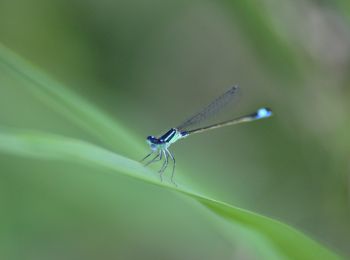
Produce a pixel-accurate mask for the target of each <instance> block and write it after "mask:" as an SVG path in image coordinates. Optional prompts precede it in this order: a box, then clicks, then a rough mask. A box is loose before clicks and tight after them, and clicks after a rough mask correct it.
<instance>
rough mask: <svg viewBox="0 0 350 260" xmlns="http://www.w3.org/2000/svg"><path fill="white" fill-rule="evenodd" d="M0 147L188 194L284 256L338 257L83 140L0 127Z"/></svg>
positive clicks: (271, 222)
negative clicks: (87, 166) (269, 243)
mask: <svg viewBox="0 0 350 260" xmlns="http://www.w3.org/2000/svg"><path fill="white" fill-rule="evenodd" d="M0 151H1V152H2V153H7V154H12V155H17V156H25V157H34V158H37V159H40V160H59V161H63V162H74V163H79V164H87V165H90V166H96V167H97V168H106V169H109V170H111V171H112V172H115V173H119V174H124V175H127V176H129V177H132V178H136V179H139V180H142V181H144V182H146V183H151V184H154V185H157V186H160V187H163V188H166V189H168V190H174V191H177V192H179V193H181V194H184V195H186V196H189V197H191V198H193V199H194V200H195V201H197V202H199V203H200V204H202V205H204V206H205V207H206V208H208V209H209V210H210V211H212V212H213V213H214V214H215V215H216V216H218V217H219V218H218V221H223V220H227V221H229V222H231V223H234V224H237V225H239V226H241V227H242V228H248V229H250V230H253V231H255V232H257V233H258V234H260V235H262V236H263V237H265V238H266V239H267V240H269V241H271V244H273V245H274V247H275V250H277V251H278V253H279V254H282V255H284V256H285V257H287V258H290V259H338V257H337V256H336V255H335V254H333V253H332V252H330V251H328V250H327V249H325V248H324V247H322V246H321V245H319V244H317V243H316V242H314V241H312V240H311V239H309V238H307V237H306V236H305V235H303V234H302V233H300V232H298V231H296V230H294V229H293V228H291V227H289V226H287V225H285V224H282V223H280V222H278V221H275V220H272V219H270V218H267V217H264V216H261V215H258V214H255V213H252V212H249V211H246V210H243V209H240V208H237V207H233V206H231V205H229V204H226V203H224V202H221V201H218V200H215V199H212V198H209V197H207V196H204V195H201V194H199V193H197V192H195V191H194V189H192V188H186V187H184V186H183V185H180V186H179V187H175V186H173V185H168V184H166V183H164V182H163V183H162V182H159V181H158V178H157V176H156V175H155V174H153V173H152V171H150V170H149V169H147V168H145V167H143V165H141V164H140V163H138V162H135V161H133V160H130V159H128V158H125V157H123V156H121V155H119V154H116V153H113V152H111V151H108V150H106V149H103V148H101V147H98V146H95V145H92V144H89V143H87V142H84V141H80V140H76V139H71V138H66V137H62V136H57V135H51V134H47V133H39V132H30V131H23V130H15V129H6V128H3V129H1V130H0Z"/></svg>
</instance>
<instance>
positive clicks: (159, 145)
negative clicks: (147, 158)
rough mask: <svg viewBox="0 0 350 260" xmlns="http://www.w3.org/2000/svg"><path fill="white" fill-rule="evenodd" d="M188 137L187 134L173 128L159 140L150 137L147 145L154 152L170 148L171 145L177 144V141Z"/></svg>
mask: <svg viewBox="0 0 350 260" xmlns="http://www.w3.org/2000/svg"><path fill="white" fill-rule="evenodd" d="M187 135H188V133H187V132H181V131H179V130H177V129H176V128H171V129H170V130H169V131H168V132H166V133H165V134H164V135H162V136H161V137H159V138H157V137H155V136H152V135H151V136H148V137H147V143H148V144H149V146H150V147H151V149H152V151H156V150H159V149H164V148H168V147H169V146H170V145H171V144H173V143H175V142H176V141H177V140H179V139H181V138H184V137H186V136H187Z"/></svg>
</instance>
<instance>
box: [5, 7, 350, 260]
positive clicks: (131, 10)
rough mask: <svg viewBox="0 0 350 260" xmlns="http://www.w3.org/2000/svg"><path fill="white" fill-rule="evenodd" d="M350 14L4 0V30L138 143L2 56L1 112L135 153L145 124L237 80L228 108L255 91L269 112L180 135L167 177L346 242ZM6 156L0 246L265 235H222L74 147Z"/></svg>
mask: <svg viewBox="0 0 350 260" xmlns="http://www.w3.org/2000/svg"><path fill="white" fill-rule="evenodd" d="M349 25H350V5H349V4H348V2H347V1H345V0H337V1H316V0H313V1H291V0H282V1H277V0H263V1H253V0H252V1H229V0H227V1H225V0H223V1H205V0H203V1H198V0H197V1H196V0H187V1H170V0H162V1H160V0H148V1H140V0H138V1H137V0H131V1H130V0H129V1H127V0H124V1H120V0H115V1H107V0H101V1H78V0H70V1H68V0H27V1H24V0H1V2H0V37H1V38H0V41H1V43H2V44H4V45H5V46H6V47H8V48H9V49H11V50H13V51H14V52H16V53H17V54H19V55H21V56H22V57H24V58H25V59H27V60H29V61H30V62H31V63H32V64H34V65H35V66H37V67H39V68H40V69H41V70H42V71H44V72H45V73H47V74H48V75H50V76H52V77H53V78H54V79H56V80H58V81H59V82H61V83H63V84H65V85H66V86H68V87H69V88H71V89H72V90H73V91H74V92H75V93H77V94H78V95H79V96H81V97H83V98H84V99H86V100H88V101H89V102H90V103H93V104H94V105H95V106H97V107H99V108H100V109H101V110H102V111H104V112H105V113H106V114H108V115H109V116H111V117H112V118H114V119H115V121H117V122H119V123H120V124H122V125H123V126H124V127H125V128H126V129H129V131H130V133H131V134H132V135H133V136H135V139H136V141H137V142H140V143H144V150H143V151H139V150H138V149H133V147H123V146H121V147H117V148H116V147H113V148H112V147H108V145H107V144H102V143H100V141H99V140H97V139H95V138H94V137H93V136H92V135H90V134H88V133H86V132H84V131H82V130H81V128H78V127H76V126H75V125H74V124H72V123H71V122H70V121H69V120H67V119H66V118H64V117H63V116H62V115H60V114H58V113H56V112H55V111H54V110H53V109H51V108H49V107H48V106H47V105H46V104H44V103H42V102H41V101H40V100H39V99H37V98H36V97H35V96H34V95H32V93H31V92H30V91H26V87H24V86H25V85H26V82H23V81H20V80H18V79H16V78H15V77H13V76H12V75H10V74H9V73H8V72H7V71H6V70H5V69H3V68H2V67H0V90H1V92H0V125H1V126H11V127H17V128H25V129H36V130H43V131H47V132H52V133H56V134H61V135H65V136H70V137H75V138H79V139H83V140H87V141H89V142H92V143H95V144H97V145H101V146H103V147H106V148H110V149H113V150H114V151H116V152H118V153H121V154H122V155H125V156H129V157H130V158H132V159H135V160H139V159H140V158H142V157H143V156H144V155H145V154H146V153H147V152H148V147H147V144H146V143H145V141H144V138H145V137H146V136H147V135H150V134H153V135H159V134H161V133H162V132H164V131H166V130H168V128H170V127H173V126H176V125H177V124H179V123H181V121H182V120H184V119H186V117H188V116H190V115H191V113H193V112H196V111H197V110H198V109H200V108H201V106H203V105H205V104H206V103H208V102H209V101H210V100H211V99H212V98H214V97H215V96H217V95H219V94H221V93H222V92H223V91H225V90H226V89H227V88H228V87H230V86H231V85H233V84H239V85H240V87H241V89H242V96H241V100H240V102H239V105H238V106H236V107H235V110H234V111H232V113H231V112H228V113H227V114H226V116H227V117H228V118H231V117H232V116H234V115H240V114H243V113H248V112H251V111H254V110H255V109H256V108H258V107H260V106H269V107H271V108H273V110H274V112H275V116H274V117H273V118H271V119H268V120H263V121H259V122H255V123H251V124H246V125H240V126H236V127H229V128H225V129H220V130H216V131H213V132H210V133H209V132H208V133H204V134H201V135H198V136H193V137H191V138H188V139H186V140H185V141H181V142H179V143H178V144H176V145H174V146H173V147H172V148H173V151H174V153H175V156H176V158H177V162H178V164H177V174H176V180H177V181H178V182H179V183H189V184H191V185H192V186H194V187H196V188H197V189H198V190H201V191H202V192H204V193H205V194H207V195H210V196H212V197H214V198H218V199H221V200H223V201H226V202H228V203H230V204H232V205H235V206H239V207H242V208H244V209H249V210H251V211H254V212H257V213H261V214H263V215H266V216H269V217H272V218H274V219H277V220H280V221H282V222H284V223H287V224H289V225H291V226H293V227H296V228H297V229H299V230H301V231H303V232H304V233H306V234H307V235H308V236H310V237H311V238H314V239H315V240H317V241H319V242H321V243H322V244H324V245H326V246H327V247H329V248H331V249H333V250H334V251H336V252H338V253H340V254H342V255H347V256H350V248H349V241H350V221H349V219H350V164H349V159H350V117H349V112H350V102H349V98H350V90H349V87H348V86H349V83H350V77H349V75H350V74H349V71H350V30H349ZM226 119H227V118H226ZM0 165H1V166H0V171H1V172H0V221H1V223H0V257H1V259H97V258H98V259H260V253H261V250H264V249H261V248H259V247H256V246H254V245H253V244H254V243H253V242H252V241H253V240H256V238H255V237H253V235H252V236H250V235H249V234H248V235H247V234H246V233H245V235H242V234H243V233H244V232H243V233H241V231H240V230H236V231H233V233H235V234H236V236H237V239H236V242H235V243H233V244H232V243H230V242H228V241H227V239H226V238H225V237H224V236H223V235H222V233H220V232H219V231H218V229H217V227H216V225H215V224H214V223H213V221H212V220H211V218H210V217H208V215H207V214H205V213H203V212H204V209H203V208H201V207H199V206H198V207H194V206H193V204H191V203H188V202H186V200H187V199H181V198H180V196H178V195H176V194H173V193H171V192H169V191H166V190H163V189H161V188H159V187H156V186H152V185H145V184H144V183H142V182H140V181H137V180H132V179H130V178H126V177H123V176H119V175H116V176H112V175H108V174H104V173H107V171H106V172H103V171H101V170H96V169H94V168H88V167H83V166H77V165H75V164H73V163H72V164H62V163H58V162H45V161H36V160H31V159H24V158H18V157H12V156H9V155H6V154H1V156H0ZM156 168H157V166H155V169H156ZM238 229H239V228H238ZM257 244H259V243H257Z"/></svg>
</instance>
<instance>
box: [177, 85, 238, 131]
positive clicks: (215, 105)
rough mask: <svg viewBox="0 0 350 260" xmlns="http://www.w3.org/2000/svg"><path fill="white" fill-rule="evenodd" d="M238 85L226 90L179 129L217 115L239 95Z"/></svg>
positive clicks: (179, 127) (181, 129)
mask: <svg viewBox="0 0 350 260" xmlns="http://www.w3.org/2000/svg"><path fill="white" fill-rule="evenodd" d="M238 90H239V88H238V86H233V87H232V88H230V89H229V90H228V91H226V92H225V93H224V94H222V95H221V96H219V97H217V98H216V99H215V100H214V101H213V102H211V103H210V104H209V105H207V106H206V107H204V108H203V109H202V110H201V111H200V112H198V113H197V114H195V115H193V116H192V117H190V118H189V119H187V120H186V121H185V122H183V123H182V124H181V125H179V126H178V127H177V129H178V130H180V131H183V130H188V128H190V127H192V126H194V125H198V124H200V123H201V122H203V121H205V120H206V119H208V118H210V117H212V116H214V115H216V114H217V113H218V112H219V111H221V110H222V109H223V108H224V107H226V106H227V105H228V104H229V103H231V102H232V101H233V100H235V97H237V96H238V95H237V94H238Z"/></svg>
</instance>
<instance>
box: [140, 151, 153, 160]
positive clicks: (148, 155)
mask: <svg viewBox="0 0 350 260" xmlns="http://www.w3.org/2000/svg"><path fill="white" fill-rule="evenodd" d="M153 153H154V152H153V151H152V152H151V153H149V154H147V155H146V156H145V158H143V159H142V160H141V161H140V162H143V161H144V160H146V159H147V158H148V157H150V156H151V155H152V154H153Z"/></svg>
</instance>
